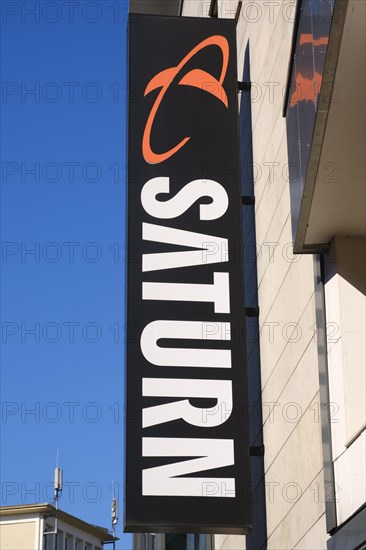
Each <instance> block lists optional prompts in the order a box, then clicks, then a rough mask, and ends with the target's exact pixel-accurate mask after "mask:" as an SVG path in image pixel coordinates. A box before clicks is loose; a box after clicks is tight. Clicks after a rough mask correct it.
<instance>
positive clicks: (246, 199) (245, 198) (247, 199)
mask: <svg viewBox="0 0 366 550" xmlns="http://www.w3.org/2000/svg"><path fill="white" fill-rule="evenodd" d="M241 204H244V205H245V206H253V205H254V204H255V196H254V195H242V196H241Z"/></svg>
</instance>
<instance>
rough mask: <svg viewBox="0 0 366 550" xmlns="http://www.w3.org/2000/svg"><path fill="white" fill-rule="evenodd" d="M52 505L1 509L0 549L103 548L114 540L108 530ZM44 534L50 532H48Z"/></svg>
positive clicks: (81, 549)
mask: <svg viewBox="0 0 366 550" xmlns="http://www.w3.org/2000/svg"><path fill="white" fill-rule="evenodd" d="M55 519H56V508H55V507H54V506H52V505H51V504H21V505H18V506H2V507H1V508H0V548H1V550H56V549H57V550H102V548H108V546H104V545H105V544H108V543H113V541H114V540H117V539H115V538H114V537H113V536H112V535H111V534H110V533H109V532H108V529H104V528H103V527H98V526H96V525H91V524H90V523H87V522H85V521H83V520H81V519H79V518H77V517H75V516H72V515H70V514H67V513H66V512H63V511H62V510H58V511H57V540H56V535H55V534H54V532H55ZM47 533H50V534H48V535H47Z"/></svg>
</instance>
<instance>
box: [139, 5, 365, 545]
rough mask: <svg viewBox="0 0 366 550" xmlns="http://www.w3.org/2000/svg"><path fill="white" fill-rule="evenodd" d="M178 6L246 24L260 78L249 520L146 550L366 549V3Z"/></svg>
mask: <svg viewBox="0 0 366 550" xmlns="http://www.w3.org/2000/svg"><path fill="white" fill-rule="evenodd" d="M130 9H131V11H137V12H141V11H142V12H145V13H149V12H150V13H161V14H164V13H167V12H166V11H165V9H166V4H165V3H164V2H162V1H160V2H154V1H151V2H148V1H145V2H131V8H130ZM172 9H174V10H176V12H175V14H176V15H179V16H181V17H187V16H194V17H219V18H236V21H237V53H238V59H237V63H238V78H239V80H240V81H241V82H247V83H248V82H250V83H251V89H250V92H248V91H244V90H243V91H240V89H239V90H238V102H239V112H240V115H239V116H240V152H241V167H240V168H241V177H242V195H243V201H242V202H243V232H244V233H243V235H244V249H243V257H244V277H245V299H246V311H245V312H243V314H244V313H245V314H246V315H247V334H246V338H247V364H248V378H249V381H248V385H249V395H248V401H249V406H250V411H251V413H250V415H249V430H250V444H251V447H252V449H253V451H252V452H251V455H252V456H251V478H252V504H253V528H252V531H251V533H250V534H249V535H248V536H247V537H244V536H233V535H215V536H214V537H207V538H205V539H203V538H201V539H200V540H199V539H197V540H195V539H194V538H193V539H192V538H190V535H187V536H185V539H184V541H183V539H182V541H181V542H180V543H178V541H177V540H176V543H175V544H176V545H175V546H174V545H171V546H169V542H167V541H166V539H165V538H164V536H162V537H163V538H158V537H161V536H160V535H157V536H156V537H154V536H148V535H144V536H139V535H137V536H135V538H134V541H135V548H137V549H139V548H141V549H142V548H154V549H155V548H177V549H178V548H185V549H187V550H188V548H195V549H200V548H203V547H205V548H215V549H216V550H220V549H222V550H224V549H235V550H238V549H244V548H247V549H253V550H261V549H265V548H268V549H273V550H275V549H278V550H288V549H303V550H305V549H308V550H315V549H316V550H323V549H324V550H325V549H327V550H338V549H339V550H356V549H357V550H358V549H365V548H366V530H365V529H366V528H365V525H366V508H365V502H366V494H365V487H366V479H365V463H366V460H365V439H366V431H365V408H366V405H365V348H366V346H365V327H366V323H365V309H366V308H365V305H366V303H365V294H366V284H365V281H366V195H365V180H366V178H365V159H364V157H365V153H364V152H365V150H366V143H365V118H366V117H365V97H366V94H365V65H366V60H365V51H366V48H365V15H366V14H365V11H366V3H365V2H363V1H360V0H330V1H328V0H296V1H295V0H279V1H276V0H268V1H267V0H256V1H253V0H243V1H241V2H238V1H229V0H225V1H221V0H218V1H215V0H214V1H210V0H184V1H183V2H176V3H175V2H171V3H169V10H170V11H171V10H172ZM169 14H171V13H169ZM239 88H240V87H239ZM218 162H220V161H219V160H218ZM225 169H227V167H225V166H223V167H222V170H223V174H225ZM192 536H193V535H192ZM192 541H193V542H192ZM179 544H181V546H180V545H179ZM190 544H191V545H192V544H193V546H190ZM200 544H201V545H202V546H200ZM204 545H206V546H204Z"/></svg>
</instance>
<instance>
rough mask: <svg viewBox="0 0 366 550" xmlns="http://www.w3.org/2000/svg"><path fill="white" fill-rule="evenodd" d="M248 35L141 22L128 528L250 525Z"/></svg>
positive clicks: (200, 23)
mask: <svg viewBox="0 0 366 550" xmlns="http://www.w3.org/2000/svg"><path fill="white" fill-rule="evenodd" d="M235 42H236V37H235V22H234V21H228V20H218V19H215V20H214V19H199V18H178V17H177V18H174V17H159V16H142V15H131V16H130V20H129V77H128V78H129V105H128V107H129V123H128V124H129V141H128V162H129V179H128V248H129V254H128V264H127V265H128V273H127V326H128V331H127V377H126V394H127V395H126V401H127V426H126V495H125V496H126V503H125V505H126V506H125V530H126V531H132V532H190V533H193V532H201V533H246V532H247V531H248V529H249V528H250V495H249V447H248V429H247V420H248V418H247V385H246V356H245V333H244V330H245V329H244V304H243V277H242V261H241V252H242V243H241V202H240V176H239V163H238V158H239V155H238V153H239V151H238V149H239V146H238V120H237V118H238V117H237V102H238V97H237V89H236V82H237V76H236V44H235Z"/></svg>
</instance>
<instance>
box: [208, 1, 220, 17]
mask: <svg viewBox="0 0 366 550" xmlns="http://www.w3.org/2000/svg"><path fill="white" fill-rule="evenodd" d="M208 15H209V17H218V16H219V8H218V1H217V0H211V4H210V9H209V11H208Z"/></svg>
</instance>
